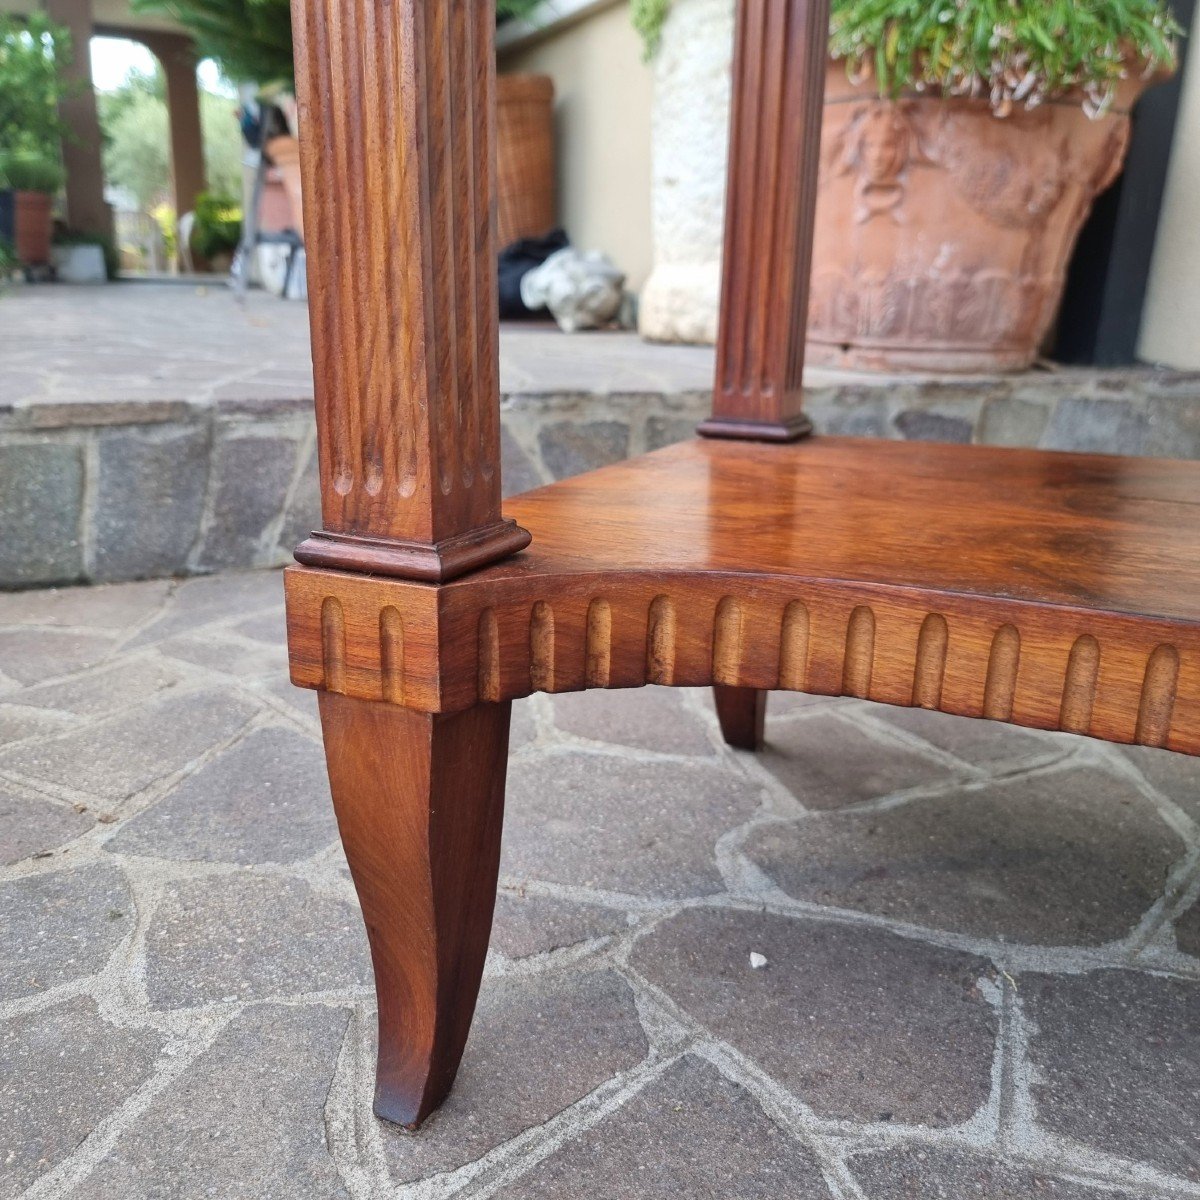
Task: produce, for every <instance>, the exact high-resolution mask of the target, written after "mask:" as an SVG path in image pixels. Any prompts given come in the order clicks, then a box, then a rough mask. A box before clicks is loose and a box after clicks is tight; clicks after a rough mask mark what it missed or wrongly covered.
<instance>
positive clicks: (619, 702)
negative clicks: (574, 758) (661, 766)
mask: <svg viewBox="0 0 1200 1200" xmlns="http://www.w3.org/2000/svg"><path fill="white" fill-rule="evenodd" d="M553 704H554V723H555V725H557V726H558V728H559V729H561V730H563V731H565V732H566V733H573V734H575V735H576V736H578V737H584V738H591V739H592V740H593V741H597V742H611V743H613V744H614V745H617V746H633V747H636V748H639V749H642V750H659V751H662V753H664V754H704V755H708V754H714V753H715V750H714V748H713V745H712V743H711V742H710V741H709V740H708V735H707V734H706V733H705V730H704V726H703V725H701V724H700V722H699V721H698V720H697V719H696V717H694V716H693V715H692V713H691V712H690V711H688V709H686V708H685V707H684V705H683V699H682V697H681V696H680V695H679V693H678V692H677V691H675V690H673V689H672V688H664V687H645V688H624V689H621V690H619V691H605V690H600V691H594V692H564V693H562V694H561V695H558V696H555V697H554V698H553Z"/></svg>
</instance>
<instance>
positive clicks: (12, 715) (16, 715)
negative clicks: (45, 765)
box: [0, 668, 77, 746]
mask: <svg viewBox="0 0 1200 1200" xmlns="http://www.w3.org/2000/svg"><path fill="white" fill-rule="evenodd" d="M0 669H2V668H0ZM21 698H22V693H21V692H20V691H19V690H15V691H14V692H13V699H14V700H18V701H19V700H20V699H21ZM76 723H77V722H75V721H73V720H72V719H71V718H70V717H69V716H68V715H67V714H66V713H58V712H46V711H44V710H42V709H37V708H25V707H24V706H23V705H22V704H20V703H13V704H5V703H0V746H9V745H12V743H13V742H19V741H21V740H22V739H23V738H28V737H47V736H49V735H51V734H55V733H63V732H64V731H65V730H67V729H70V728H71V727H72V726H74V725H75V724H76Z"/></svg>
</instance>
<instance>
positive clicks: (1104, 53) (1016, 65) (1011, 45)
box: [631, 0, 1181, 116]
mask: <svg viewBox="0 0 1200 1200" xmlns="http://www.w3.org/2000/svg"><path fill="white" fill-rule="evenodd" d="M669 5H670V0H631V9H632V15H633V22H634V24H635V26H636V27H637V28H638V30H639V31H640V32H641V34H642V37H643V39H644V41H645V44H646V47H647V50H648V52H650V53H652V52H653V50H654V48H655V47H656V45H657V43H658V39H659V37H660V36H661V32H662V24H663V21H664V20H665V18H666V13H667V9H668V7H669ZM1180 32H1181V31H1180V29H1179V26H1178V25H1177V24H1176V23H1175V21H1174V19H1173V18H1172V16H1171V13H1170V9H1169V8H1168V7H1167V5H1166V4H1165V3H1164V0H1086V2H1080V0H932V2H931V0H832V4H831V9H830V19H829V53H830V56H831V57H832V58H835V59H842V60H844V61H845V62H846V67H847V70H848V71H849V72H850V74H851V76H852V77H859V78H872V77H873V78H874V80H875V82H876V84H877V86H878V88H879V94H880V95H881V96H896V95H898V94H899V93H900V92H902V91H905V90H908V89H913V90H916V91H922V90H925V89H936V90H938V91H941V92H944V93H947V94H950V95H972V96H986V97H987V98H988V99H989V100H990V102H991V105H992V108H993V109H994V110H995V111H996V113H997V114H998V115H1001V116H1003V115H1004V114H1006V113H1007V112H1009V111H1011V109H1012V107H1013V105H1014V104H1024V105H1026V106H1027V107H1030V108H1032V107H1034V106H1035V105H1037V104H1040V103H1041V102H1042V101H1044V100H1047V99H1049V98H1051V97H1054V96H1061V95H1063V94H1064V93H1067V92H1072V91H1075V90H1077V89H1078V90H1079V91H1081V92H1082V93H1083V95H1084V106H1085V107H1086V108H1087V109H1088V110H1089V111H1090V112H1092V113H1098V112H1100V111H1103V109H1104V107H1105V106H1106V105H1107V104H1108V102H1109V100H1110V99H1111V96H1112V93H1113V90H1114V86H1115V84H1116V83H1117V81H1118V80H1120V79H1121V78H1123V77H1124V76H1125V75H1126V74H1128V72H1129V71H1130V70H1131V69H1132V70H1139V71H1140V70H1146V71H1153V70H1156V69H1162V68H1169V67H1172V66H1173V65H1174V62H1175V51H1174V39H1175V37H1177V36H1178V35H1179V33H1180Z"/></svg>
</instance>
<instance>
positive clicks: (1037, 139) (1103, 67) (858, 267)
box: [637, 0, 1178, 371]
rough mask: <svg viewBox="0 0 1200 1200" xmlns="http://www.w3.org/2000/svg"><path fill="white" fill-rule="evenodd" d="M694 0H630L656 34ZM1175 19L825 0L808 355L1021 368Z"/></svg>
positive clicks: (1160, 69)
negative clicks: (825, 57)
mask: <svg viewBox="0 0 1200 1200" xmlns="http://www.w3.org/2000/svg"><path fill="white" fill-rule="evenodd" d="M689 2H694V0H675V5H674V9H673V10H672V12H671V13H670V15H669V16H668V17H667V24H666V26H664V25H663V23H662V16H663V11H662V10H664V9H665V8H666V5H665V4H663V3H662V0H638V5H637V7H638V8H639V9H640V15H641V16H642V18H643V25H644V32H646V33H647V34H648V35H649V37H650V39H651V41H652V40H653V38H654V37H656V36H657V35H658V34H660V33H663V34H666V35H668V36H669V35H671V33H672V26H673V24H674V22H675V19H676V18H678V17H680V16H682V15H683V14H682V12H681V11H678V10H682V9H683V8H684V7H685V5H686V4H688V3H689ZM652 9H657V10H659V11H658V12H657V14H656V13H655V12H652V11H651V10H652ZM1177 32H1178V31H1177V28H1176V26H1175V24H1174V22H1173V21H1172V19H1171V17H1170V14H1169V12H1168V10H1167V9H1166V7H1165V5H1164V4H1163V3H1162V0H1089V3H1088V4H1086V5H1072V4H1068V3H1062V4H1057V3H1056V4H1047V3H1044V2H1042V3H1032V2H1029V0H955V3H954V4H950V3H948V2H947V3H946V4H945V5H944V6H939V5H938V4H933V5H931V4H929V3H927V2H925V0H833V2H832V11H831V19H830V42H829V52H830V62H829V65H828V68H827V73H826V90H825V112H824V124H823V129H822V140H821V163H820V179H819V183H818V202H817V217H816V235H815V243H814V248H813V269H812V291H811V300H810V313H809V327H808V337H809V354H808V360H809V361H810V362H813V363H822V364H826V365H834V366H841V367H849V368H855V369H879V370H923V371H936V370H952V371H958V370H981V371H987V370H1015V369H1020V368H1022V367H1027V366H1028V365H1029V364H1030V363H1031V362H1032V361H1033V360H1034V358H1035V357H1036V355H1037V352H1038V349H1039V347H1040V346H1041V343H1042V341H1043V339H1044V338H1045V335H1046V333H1047V331H1048V329H1049V327H1050V325H1051V323H1052V321H1053V319H1054V316H1055V314H1056V312H1057V309H1058V305H1059V301H1060V299H1061V296H1062V289H1063V283H1064V279H1065V274H1066V269H1067V265H1068V261H1069V258H1070V254H1071V250H1072V248H1073V246H1074V243H1075V239H1076V236H1077V235H1078V232H1079V230H1080V228H1081V226H1082V224H1083V222H1084V220H1085V219H1086V217H1087V215H1088V213H1089V211H1090V209H1091V205H1092V202H1093V200H1094V198H1095V196H1096V195H1097V194H1098V193H1099V192H1100V191H1102V190H1103V189H1104V188H1106V187H1107V186H1108V185H1109V184H1110V183H1112V181H1113V180H1114V179H1115V178H1116V176H1117V174H1118V173H1119V171H1120V169H1121V166H1122V164H1123V161H1124V157H1125V151H1126V148H1127V145H1128V139H1129V112H1130V108H1131V106H1132V105H1133V103H1134V101H1135V100H1136V98H1137V96H1138V95H1139V94H1140V93H1141V91H1142V90H1143V89H1144V88H1145V87H1146V86H1147V85H1148V84H1149V83H1150V82H1152V81H1153V80H1154V79H1156V78H1160V77H1162V76H1163V75H1164V74H1165V73H1166V72H1168V71H1169V70H1170V69H1171V68H1172V67H1173V65H1174V48H1173V43H1172V39H1173V37H1174V36H1175V34H1176V33H1177Z"/></svg>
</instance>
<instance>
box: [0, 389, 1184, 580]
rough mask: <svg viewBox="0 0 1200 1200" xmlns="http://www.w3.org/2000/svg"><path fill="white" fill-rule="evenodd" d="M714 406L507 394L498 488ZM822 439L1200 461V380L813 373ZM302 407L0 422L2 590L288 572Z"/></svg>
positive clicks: (669, 434) (694, 396) (699, 397)
mask: <svg viewBox="0 0 1200 1200" xmlns="http://www.w3.org/2000/svg"><path fill="white" fill-rule="evenodd" d="M707 407H708V395H707V393H705V392H701V391H678V390H672V389H670V388H665V389H663V390H646V391H634V392H619V393H606V392H597V391H589V392H576V393H569V392H552V393H525V392H513V393H510V394H508V395H506V396H504V397H503V398H502V411H503V420H504V437H503V452H504V463H503V470H504V490H505V494H506V495H513V494H515V493H518V492H523V491H527V490H528V489H529V488H532V487H537V486H540V485H541V484H543V483H548V482H550V481H552V480H555V479H562V478H565V477H567V476H569V475H576V474H579V473H580V472H583V471H587V470H591V469H593V468H595V467H598V466H603V465H604V464H606V463H610V462H615V461H617V460H619V459H622V458H627V457H630V456H632V455H635V454H640V453H643V452H644V451H647V450H654V449H657V448H659V447H661V446H665V445H667V444H669V443H671V442H676V441H680V440H682V439H684V438H687V437H690V436H691V435H692V431H693V429H694V427H695V425H696V423H697V421H698V420H700V419H701V417H702V416H703V415H704V414H705V413H706V411H707ZM807 407H808V411H809V412H810V413H811V414H812V416H813V419H814V421H815V423H816V427H817V430H818V432H820V433H826V434H843V435H852V436H858V437H889V438H897V439H909V440H928V441H943V442H978V443H984V444H988V445H1000V446H1040V447H1042V448H1045V449H1055V450H1084V451H1095V452H1103V453H1114V454H1139V455H1160V456H1164V457H1172V458H1191V459H1200V374H1177V373H1169V372H1156V371H1151V370H1134V371H1108V372H1092V371H1062V372H1031V373H1028V374H1024V375H1019V376H1010V377H996V378H994V379H979V378H971V379H962V380H950V379H945V378H943V379H933V380H928V379H926V380H921V379H902V378H898V379H887V378H879V377H871V378H867V377H835V376H832V375H831V374H829V373H814V378H813V381H812V383H811V384H810V387H809V390H808V399H807ZM319 512H320V503H319V497H318V491H317V474H316V438H315V431H314V426H313V420H312V400H311V398H310V397H308V396H297V397H295V398H292V399H282V398H276V399H269V400H263V401H257V402H247V401H240V400H239V401H228V400H219V401H214V402H211V403H207V404H200V403H190V402H182V401H180V402H175V401H172V402H169V403H168V402H163V403H145V402H139V403H136V404H133V403H120V402H111V403H109V402H106V403H102V404H101V403H98V404H94V405H86V406H84V405H78V404H72V405H51V404H42V405H33V406H30V407H26V408H19V409H12V410H9V411H8V412H7V413H3V414H0V523H2V527H3V529H4V537H3V538H2V539H0V588H13V587H32V586H38V585H46V584H53V583H70V582H106V581H117V580H127V579H143V578H163V577H168V576H177V575H195V574H206V573H208V572H211V571H215V570H219V569H222V568H227V567H252V566H259V567H262V566H276V565H279V564H281V563H284V562H286V561H287V560H288V559H289V558H290V556H291V551H292V548H293V547H294V546H295V545H296V543H297V542H299V541H300V540H302V539H303V538H304V537H305V536H306V534H307V533H308V531H309V530H310V529H313V528H316V527H317V526H318V524H319Z"/></svg>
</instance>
